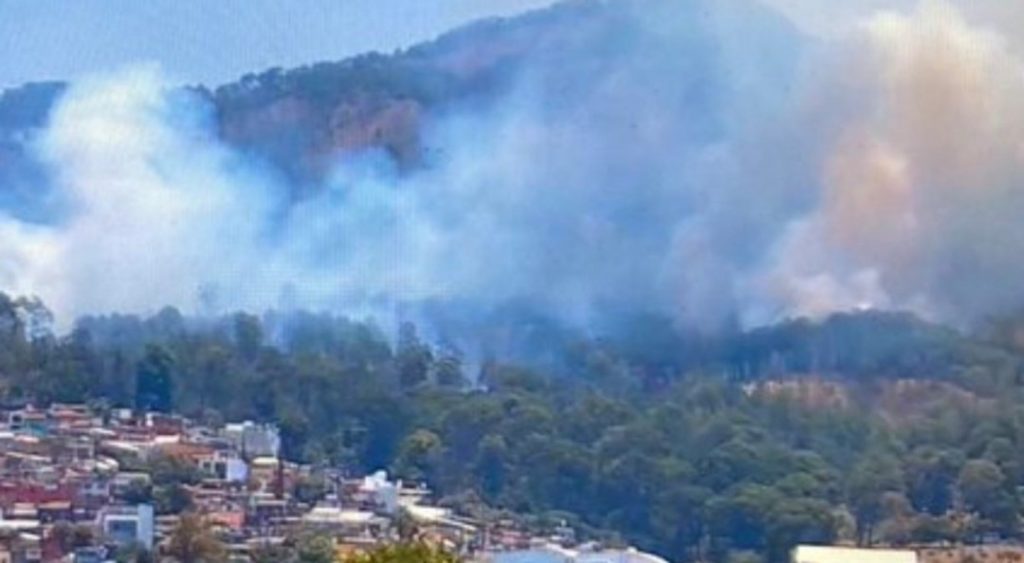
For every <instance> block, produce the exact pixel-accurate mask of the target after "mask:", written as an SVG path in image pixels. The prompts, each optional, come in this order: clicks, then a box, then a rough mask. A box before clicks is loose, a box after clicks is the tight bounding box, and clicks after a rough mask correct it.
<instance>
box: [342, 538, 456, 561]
mask: <svg viewBox="0 0 1024 563" xmlns="http://www.w3.org/2000/svg"><path fill="white" fill-rule="evenodd" d="M458 561H459V559H458V557H456V556H455V555H453V554H451V553H448V552H446V551H444V550H442V549H439V548H435V547H430V546H428V545H426V544H422V543H402V544H397V545H389V546H385V547H381V548H378V549H376V550H373V551H371V552H369V553H364V554H358V555H351V556H349V557H347V558H346V559H345V563H458Z"/></svg>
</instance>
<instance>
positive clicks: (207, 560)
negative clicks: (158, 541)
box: [167, 513, 227, 563]
mask: <svg viewBox="0 0 1024 563" xmlns="http://www.w3.org/2000/svg"><path fill="white" fill-rule="evenodd" d="M167 555H169V556H170V557H172V558H173V559H174V560H175V561H177V562H178V563H221V562H223V561H226V560H227V549H226V548H225V547H224V544H223V543H221V541H220V540H219V539H217V537H216V536H214V535H213V533H212V532H211V531H210V527H209V525H208V523H207V522H206V521H205V520H204V519H203V518H202V516H199V515H198V514H195V513H185V514H182V515H181V518H180V519H179V520H178V524H177V526H175V527H174V530H173V531H172V532H171V536H170V538H169V539H168V542H167Z"/></svg>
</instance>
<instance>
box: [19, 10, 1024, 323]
mask: <svg viewBox="0 0 1024 563" xmlns="http://www.w3.org/2000/svg"><path fill="white" fill-rule="evenodd" d="M666 4H667V3H666ZM630 17H631V18H632V20H631V21H633V22H634V23H635V24H636V25H637V26H638V29H639V30H642V32H639V33H623V34H621V37H620V36H615V37H608V38H607V39H608V40H607V41H606V42H602V43H601V44H595V45H592V46H591V48H590V50H589V51H587V52H584V53H582V54H581V52H579V50H577V51H574V52H573V54H572V55H571V56H567V57H560V56H554V55H555V54H551V56H548V57H539V58H538V60H536V61H532V62H531V64H528V65H526V69H525V70H523V71H521V72H520V74H519V75H517V77H516V80H514V81H512V82H513V83H514V84H515V87H514V88H512V89H511V91H509V92H507V94H506V95H505V96H503V97H502V100H501V103H498V104H493V105H489V106H486V105H480V104H476V105H473V106H467V107H465V108H458V107H457V108H455V109H451V108H449V109H448V110H447V111H446V112H445V113H444V114H443V115H435V116H433V119H432V120H431V122H430V126H429V128H428V130H427V131H426V132H425V144H426V145H428V146H429V147H431V151H430V153H429V154H430V156H429V158H428V159H427V162H426V164H425V166H424V167H423V168H422V169H419V170H416V171H412V172H409V171H399V170H397V168H396V167H394V166H392V165H391V163H390V159H389V157H388V156H387V155H384V154H373V153H371V154H363V155H353V156H351V157H349V158H346V159H345V160H344V161H342V162H339V163H338V164H337V168H336V170H335V172H334V173H333V174H332V175H331V176H330V178H329V180H328V181H326V182H325V184H324V185H323V186H321V187H320V188H319V189H318V190H317V191H316V193H315V195H313V196H309V197H306V198H304V199H300V200H299V201H297V202H296V201H294V199H293V198H290V197H289V195H288V194H289V187H288V186H287V185H284V184H283V183H282V181H280V180H276V179H275V178H276V177H275V176H273V175H271V174H267V173H265V172H266V168H265V167H266V166H267V165H266V164H265V163H259V162H255V161H253V160H251V159H248V158H243V157H242V156H241V155H240V154H239V153H237V152H236V151H234V150H232V149H231V148H230V147H227V146H225V145H224V144H223V143H222V142H221V141H219V140H218V138H217V136H216V133H215V127H213V125H212V115H211V114H210V111H211V110H210V109H209V108H208V107H207V106H205V105H204V102H202V101H201V100H200V99H198V98H197V97H195V96H192V95H190V94H188V93H185V92H181V91H180V90H174V89H171V88H168V87H167V85H166V84H164V83H163V81H162V78H161V76H160V74H159V72H158V71H157V70H155V69H134V70H128V71H124V72H121V73H118V74H114V75H109V76H103V77H96V78H94V79H92V80H87V81H83V82H81V83H79V84H76V85H74V86H73V87H72V89H71V90H70V91H69V92H68V93H67V94H66V95H65V97H64V98H63V99H62V101H61V103H60V104H59V107H58V108H57V109H56V110H55V111H54V113H53V115H52V117H51V121H50V124H49V126H48V127H47V129H46V131H45V132H44V133H43V135H42V136H41V138H40V139H39V140H38V142H37V146H36V150H37V152H38V155H39V157H40V158H41V159H42V161H43V162H45V163H46V165H47V166H48V167H49V168H50V170H51V172H52V175H53V178H54V182H56V186H57V188H58V189H57V192H58V193H59V194H60V197H61V198H62V199H63V200H65V201H66V205H67V207H68V209H69V212H68V213H67V216H66V217H62V218H61V219H60V220H55V221H53V222H51V223H49V224H42V225H38V224H29V223H26V222H22V221H20V220H18V219H15V218H11V217H8V218H6V219H4V218H2V217H0V237H2V240H3V246H2V248H0V287H3V288H4V289H7V290H9V291H13V292H15V293H31V294H38V295H40V296H41V297H43V298H44V299H45V300H46V301H47V302H48V303H49V304H50V305H51V306H52V307H53V308H54V309H56V310H57V312H58V314H59V315H61V316H63V317H64V318H70V317H72V316H74V315H78V314H82V313H92V312H106V311H114V310H119V311H148V310H153V309H154V308H156V307H159V306H160V305H163V304H174V305H177V306H179V307H183V308H186V309H193V308H195V307H198V306H220V307H231V308H236V307H240V308H247V309H256V310H258V309H262V308H266V307H272V306H276V305H279V304H281V303H282V301H283V302H284V303H285V304H288V305H302V306H307V307H315V308H329V309H334V310H339V311H347V312H352V311H360V312H361V311H365V310H367V309H373V308H377V307H380V306H382V305H390V304H394V303H396V302H415V301H420V300H451V299H459V300H469V301H475V302H481V303H490V304H495V303H500V302H503V301H506V300H527V301H528V302H530V303H533V304H535V305H537V306H541V307H545V308H548V309H550V310H554V311H558V312H559V313H560V314H561V315H563V316H564V317H567V318H570V319H576V320H585V319H586V318H588V316H589V315H591V314H593V313H594V312H595V311H596V310H600V309H602V308H612V309H623V308H626V309H643V310H653V311H660V312H663V313H668V314H671V315H673V316H674V317H675V318H677V319H678V320H679V321H680V322H681V323H684V324H689V325H697V326H702V327H717V326H722V325H724V324H728V323H732V322H737V321H738V322H741V323H743V324H747V325H753V324H761V323H766V322H771V321H774V320H777V319H779V318H780V317H784V316H790V315H812V316H813V315H821V314H824V313H827V312H831V311H836V310H845V309H850V308H858V307H882V308H909V309H912V310H915V311H918V312H920V313H922V314H925V315H928V316H932V317H935V318H940V319H944V320H951V321H954V322H965V321H970V320H972V319H976V318H979V317H981V316H983V315H985V314H989V313H992V312H994V311H999V310H1002V309H1003V308H1006V307H1014V306H1020V305H1024V290H1022V289H1021V288H1020V287H1019V283H1018V280H1020V279H1022V275H1024V266H1021V265H1020V264H1024V262H1022V261H1021V260H1020V256H1022V255H1024V254H1022V253H1024V222H1021V221H1020V220H1019V219H1018V216H1019V215H1020V214H1021V213H1022V212H1024V184H1022V183H1021V180H1022V179H1024V174H1022V173H1024V65H1022V64H1021V61H1020V60H1019V59H1017V58H1015V56H1014V55H1013V53H1012V52H1011V51H1010V50H1009V48H1008V47H1006V45H1005V44H1004V42H1003V40H1002V39H1001V37H1000V36H999V35H997V34H995V33H992V32H987V31H984V30H982V29H978V28H975V27H971V26H969V25H968V24H966V23H964V21H963V20H962V19H961V18H960V17H959V15H958V14H957V13H956V12H955V11H953V10H952V9H951V8H949V7H948V6H945V5H942V4H936V3H930V4H926V5H923V6H922V7H921V8H919V9H917V10H915V11H912V12H908V13H902V14H898V13H887V14H878V15H876V16H874V17H872V18H870V19H869V20H868V21H866V22H865V23H864V24H863V25H862V26H861V27H859V28H858V30H857V31H856V32H855V33H853V34H852V35H851V36H848V37H844V38H842V39H841V40H835V41H832V40H827V41H826V40H822V39H820V38H818V39H813V40H812V39H808V38H804V37H802V36H800V35H799V34H798V33H797V32H796V31H794V30H793V29H791V28H789V27H788V26H787V24H786V22H785V21H782V20H781V19H779V18H778V17H777V16H774V15H772V14H768V13H764V12H762V11H761V10H760V9H759V8H757V7H756V6H755V5H754V4H752V3H750V2H747V1H746V0H735V1H715V2H711V1H710V0H709V1H708V2H690V3H680V4H675V3H673V5H671V6H663V5H662V3H653V2H652V3H649V4H644V3H637V4H636V9H635V11H633V12H632V13H631V16H630ZM584 55H585V57H584ZM200 297H201V298H200ZM200 302H201V303H200Z"/></svg>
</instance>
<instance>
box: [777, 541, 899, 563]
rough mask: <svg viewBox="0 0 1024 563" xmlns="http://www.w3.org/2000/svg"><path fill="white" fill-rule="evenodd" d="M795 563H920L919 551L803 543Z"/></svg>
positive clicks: (795, 550)
mask: <svg viewBox="0 0 1024 563" xmlns="http://www.w3.org/2000/svg"><path fill="white" fill-rule="evenodd" d="M792 559H793V563H918V561H917V552H915V551H910V550H896V549H856V548H848V547H825V546H811V545H801V546H797V548H796V549H794V550H793V558H792Z"/></svg>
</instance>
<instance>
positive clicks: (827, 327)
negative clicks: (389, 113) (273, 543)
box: [0, 296, 1024, 561]
mask: <svg viewBox="0 0 1024 563" xmlns="http://www.w3.org/2000/svg"><path fill="white" fill-rule="evenodd" d="M499 319H504V320H503V321H500V320H499ZM492 320H493V321H494V322H495V324H496V326H500V327H501V329H502V330H501V331H500V332H501V333H502V334H503V335H504V340H503V342H504V343H505V344H506V345H507V346H506V348H505V350H508V351H511V352H510V353H509V355H502V351H501V350H497V349H495V348H493V347H492V348H491V354H492V355H490V356H474V354H475V353H476V351H475V350H473V349H472V347H471V345H469V344H467V343H473V341H472V340H469V339H462V342H463V347H464V349H460V348H459V347H458V346H456V345H454V344H452V343H451V342H450V341H449V342H445V341H434V340H431V339H428V338H426V337H424V336H423V334H424V333H426V330H425V329H419V330H418V329H417V327H416V326H414V325H413V324H411V323H404V324H402V325H401V326H400V327H398V328H397V330H394V331H391V330H385V329H382V328H381V327H380V326H378V325H376V324H374V323H373V322H371V321H354V320H351V319H347V318H344V317H339V316H333V315H327V314H315V313H307V312H299V311H294V312H271V313H267V314H265V315H263V316H253V315H250V314H245V313H237V314H233V315H227V316H221V317H216V318H190V317H185V316H183V315H182V314H180V313H179V312H178V311H176V310H175V309H172V308H167V309H164V310H163V311H161V312H159V313H158V314H155V315H153V316H149V317H141V316H135V315H111V316H103V317H90V318H82V319H80V320H79V321H78V322H77V323H76V324H75V328H74V330H72V331H71V332H70V333H69V334H67V335H64V336H56V335H54V334H53V333H52V332H51V330H49V326H50V324H51V323H52V321H53V319H52V316H51V315H50V314H49V312H48V311H47V310H46V308H45V305H44V304H43V303H41V302H39V301H38V300H33V299H24V298H12V297H7V296H3V297H2V298H0V329H2V331H0V384H2V393H3V398H4V400H5V401H6V402H8V403H10V404H20V403H22V402H25V401H34V402H38V403H41V404H46V403H48V402H50V401H62V402H66V401H87V402H90V403H93V404H96V405H111V406H129V407H131V406H135V407H141V408H150V409H158V410H159V409H163V410H173V411H177V412H181V413H184V414H187V415H190V416H194V417H198V418H201V419H203V420H207V421H211V422H213V423H216V422H218V421H225V420H239V419H244V418H250V419H256V420H267V421H275V422H277V423H278V424H280V426H281V429H282V433H283V441H284V453H285V455H286V456H287V457H288V458H290V459H294V460H302V461H307V462H312V463H315V464H320V465H330V466H334V467H342V468H345V469H349V470H351V471H353V472H360V471H369V470H375V469H378V468H388V469H390V470H392V471H394V472H396V473H397V474H398V475H400V476H402V477H405V478H408V479H417V480H423V481H425V482H427V483H429V484H430V485H431V486H432V487H433V488H435V489H436V491H437V492H438V494H439V495H440V496H441V497H442V498H443V499H444V502H446V503H448V504H451V505H454V506H458V507H460V508H461V509H462V510H466V511H469V512H473V511H485V510H507V511H509V512H510V513H512V514H518V515H520V517H524V518H527V519H529V520H530V521H533V522H534V523H536V524H537V525H542V524H543V522H545V521H548V522H559V521H561V520H566V521H569V522H571V523H573V524H575V525H577V526H579V527H580V529H581V530H583V531H584V532H585V533H586V534H588V535H591V536H593V537H599V538H604V539H606V540H608V541H623V542H629V543H633V544H635V545H638V546H640V547H643V548H647V549H652V550H655V551H657V552H660V553H663V554H666V555H670V556H672V557H674V558H680V559H693V558H696V557H698V556H703V557H709V558H711V559H713V560H716V561H725V560H727V559H728V557H730V556H734V555H736V554H739V553H743V552H747V551H750V552H754V553H759V554H764V556H765V557H766V558H767V559H768V560H769V561H781V560H784V559H785V557H786V556H787V554H788V550H789V548H790V547H791V546H792V545H793V544H794V543H796V542H827V541H833V540H837V539H846V540H850V541H857V542H860V543H873V542H876V543H877V542H881V543H886V544H894V545H900V544H906V543H911V542H933V541H942V540H956V541H968V542H974V541H981V540H983V539H986V538H992V537H1003V538H1015V537H1018V536H1019V535H1020V534H1021V526H1020V511H1021V508H1022V505H1021V501H1022V500H1024V498H1022V497H1021V493H1020V490H1021V489H1020V488H1021V487H1022V486H1024V456H1022V454H1021V452H1022V451H1024V449H1022V447H1021V446H1024V407H1022V406H1021V398H1024V393H1022V391H1024V387H1022V382H1024V380H1022V377H1024V371H1022V370H1021V367H1022V363H1021V360H1022V357H1021V356H1020V354H1019V350H1020V349H1019V347H1018V344H1019V342H1018V340H1017V338H1016V336H1017V335H1018V334H1019V326H1020V325H1019V323H1017V322H1015V321H1013V320H1012V319H1006V320H1004V321H1001V322H993V323H991V324H990V325H988V327H987V328H986V329H985V330H984V331H978V332H977V333H976V334H963V333H961V332H958V331H954V330H951V329H947V328H944V327H941V326H936V325H932V324H929V323H926V322H924V321H921V320H919V319H917V318H915V317H913V316H911V315H905V314H899V313H881V312H864V313H856V314H842V315H836V316H833V317H830V318H828V319H826V320H823V321H820V322H811V321H806V320H794V321H791V322H786V323H783V324H780V325H777V326H772V327H765V328H761V329H758V330H754V331H749V332H733V333H723V334H718V335H708V334H692V333H686V332H683V331H679V330H677V329H676V328H674V325H673V324H672V323H671V322H668V321H665V320H659V319H657V318H653V317H643V318H637V317H632V318H624V319H620V322H621V324H620V325H618V328H617V329H611V328H610V329H609V330H607V331H605V333H603V334H592V333H583V332H581V331H579V330H577V329H574V328H572V327H568V326H564V325H561V324H559V323H557V322H556V321H553V320H548V321H546V322H543V320H544V316H543V315H541V314H539V313H531V314H527V313H524V312H519V313H518V314H511V313H508V312H506V313H505V314H503V315H498V316H495V317H493V319H492ZM501 322H504V324H503V325H501V324H500V323H501ZM609 326H610V327H611V326H614V325H611V324H609ZM472 345H473V346H477V345H480V343H479V342H476V343H473V344H472Z"/></svg>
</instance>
